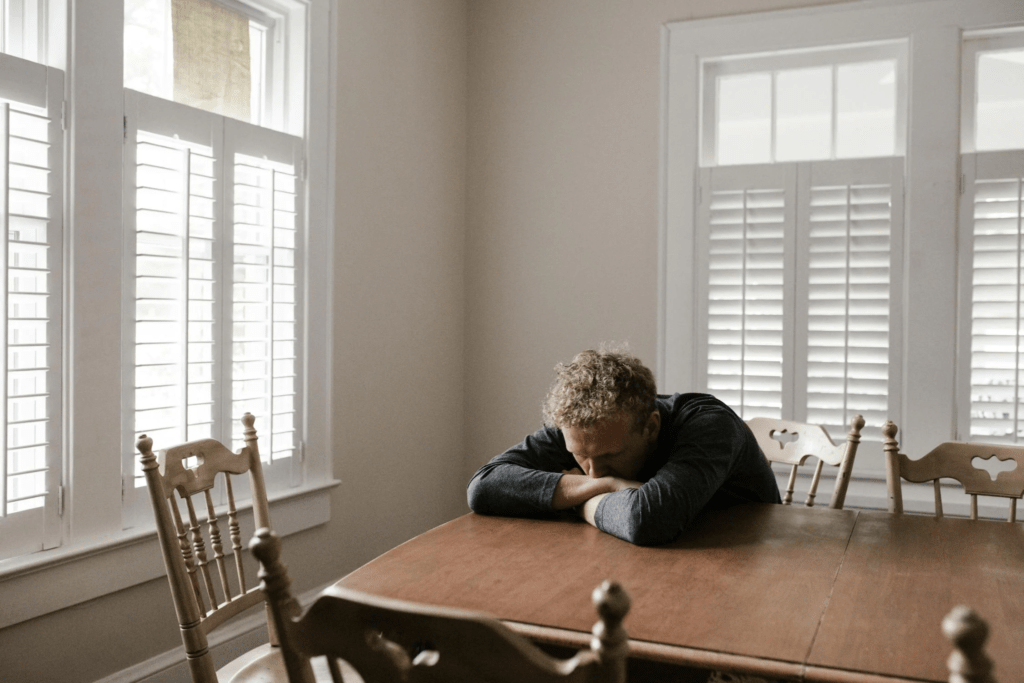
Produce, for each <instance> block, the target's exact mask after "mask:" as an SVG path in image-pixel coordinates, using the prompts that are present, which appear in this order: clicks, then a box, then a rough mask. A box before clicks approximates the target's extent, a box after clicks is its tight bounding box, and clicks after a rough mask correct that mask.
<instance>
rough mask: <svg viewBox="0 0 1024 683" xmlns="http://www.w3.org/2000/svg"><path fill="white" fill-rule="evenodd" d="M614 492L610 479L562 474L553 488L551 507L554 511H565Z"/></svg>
mask: <svg viewBox="0 0 1024 683" xmlns="http://www.w3.org/2000/svg"><path fill="white" fill-rule="evenodd" d="M614 490H615V488H614V483H613V482H612V481H610V477H601V478H599V479H594V478H592V477H588V476H586V475H583V474H563V475H562V478H561V479H559V480H558V485H557V486H555V494H554V496H553V497H552V499H551V507H552V508H554V509H555V510H567V509H569V508H574V507H576V506H578V505H583V504H584V503H586V502H587V501H588V500H591V499H592V498H594V497H595V496H599V495H601V494H604V493H611V492H612V491H614Z"/></svg>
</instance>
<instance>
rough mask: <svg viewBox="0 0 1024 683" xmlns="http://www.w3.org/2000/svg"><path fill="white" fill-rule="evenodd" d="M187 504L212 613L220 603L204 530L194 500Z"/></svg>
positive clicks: (200, 569) (189, 499) (198, 561)
mask: <svg viewBox="0 0 1024 683" xmlns="http://www.w3.org/2000/svg"><path fill="white" fill-rule="evenodd" d="M185 503H186V504H187V506H188V521H189V530H190V531H191V532H192V550H193V552H195V555H196V567H197V568H198V569H199V574H200V575H201V576H202V577H203V583H204V585H205V586H206V591H207V593H208V595H209V596H210V610H211V611H212V610H215V609H217V605H218V604H219V603H218V601H217V593H216V592H215V591H214V590H213V579H212V578H210V567H209V562H207V560H206V543H205V542H204V541H203V528H202V526H200V524H199V518H198V517H197V516H196V508H195V506H194V505H193V504H192V498H191V497H189V498H186V499H185Z"/></svg>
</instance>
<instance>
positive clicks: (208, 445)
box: [136, 413, 275, 683]
mask: <svg viewBox="0 0 1024 683" xmlns="http://www.w3.org/2000/svg"><path fill="white" fill-rule="evenodd" d="M254 422H255V418H254V417H253V416H252V415H251V414H249V413H246V414H245V415H244V416H243V417H242V425H243V427H244V433H243V437H244V439H245V447H244V448H242V449H241V450H240V451H238V452H237V453H232V452H231V450H229V449H228V448H227V447H226V446H224V445H223V444H222V443H220V442H219V441H216V440H214V439H202V440H199V441H190V442H188V443H185V444H181V445H179V446H173V447H171V448H167V449H165V450H158V451H156V452H155V453H154V452H153V440H152V439H151V438H149V437H148V436H146V435H145V434H143V435H142V436H140V437H139V440H138V443H137V444H136V447H137V448H138V450H139V452H140V453H141V454H142V455H141V457H140V460H141V461H142V471H143V474H144V475H145V477H146V484H147V486H148V488H149V495H150V501H151V502H152V503H153V513H154V515H155V517H156V531H157V537H158V539H159V541H160V549H161V551H162V552H163V556H164V566H165V567H166V568H167V579H168V582H169V583H170V587H171V597H172V598H173V600H174V609H175V611H176V612H177V614H178V624H179V626H180V627H181V639H182V642H183V643H184V645H185V653H186V656H187V659H188V663H189V669H190V671H191V673H192V679H193V681H196V683H209V682H215V681H217V674H216V669H215V667H214V665H213V659H212V658H211V656H210V652H209V649H208V646H207V636H208V634H209V632H210V631H212V630H213V629H214V628H216V627H217V626H219V625H221V624H222V623H224V622H225V621H226V620H228V619H230V618H231V617H233V616H235V615H237V614H239V613H240V612H242V611H244V610H246V609H248V608H249V607H252V606H254V605H258V604H259V603H260V602H262V601H263V599H264V597H263V592H262V591H261V590H260V589H259V586H258V585H255V582H253V584H254V585H252V586H248V585H247V582H246V578H245V571H244V569H243V566H242V539H241V532H240V529H239V523H238V513H237V508H236V506H235V494H234V489H233V487H232V483H231V475H239V474H245V473H248V474H249V482H250V489H251V493H252V506H253V516H254V517H255V519H256V527H257V528H262V527H269V526H270V514H269V511H268V506H267V490H266V486H265V484H264V481H263V470H262V467H261V465H260V454H259V449H258V447H257V445H256V429H255V428H254V427H253V424H254ZM218 475H223V476H222V477H221V478H222V480H223V481H224V494H225V495H226V497H227V501H226V522H227V534H228V539H229V541H230V543H231V547H230V548H228V549H227V553H225V548H224V542H223V540H222V536H221V525H220V521H221V518H220V517H218V515H217V512H216V510H215V509H214V500H213V489H214V484H215V483H216V480H217V479H218ZM175 493H177V496H175ZM194 499H198V503H197V502H196V500H194ZM179 501H184V504H185V508H186V515H187V518H186V517H183V515H182V511H181V507H180V502H179ZM197 508H198V509H199V510H198V511H197ZM203 516H205V517H206V518H207V519H206V522H205V523H206V527H207V536H208V539H204V536H203V528H202V526H203V524H202V522H201V518H202V517H203ZM207 542H208V543H209V545H208V546H207ZM207 548H209V552H208V551H207ZM232 564H233V565H234V566H233V567H232V568H231V569H229V565H232ZM268 618H269V614H268ZM268 624H270V622H269V621H268ZM274 638H275V634H274V632H273V629H272V628H271V639H272V640H273V639H274Z"/></svg>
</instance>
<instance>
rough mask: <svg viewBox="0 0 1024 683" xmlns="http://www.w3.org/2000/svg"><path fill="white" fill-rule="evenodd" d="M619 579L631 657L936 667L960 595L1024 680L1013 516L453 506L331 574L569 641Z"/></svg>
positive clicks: (581, 634) (817, 671)
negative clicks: (644, 539) (608, 518)
mask: <svg viewBox="0 0 1024 683" xmlns="http://www.w3.org/2000/svg"><path fill="white" fill-rule="evenodd" d="M609 578H610V579H614V580H617V581H619V582H620V583H621V584H622V585H623V587H624V588H625V589H626V590H627V592H628V593H629V595H630V597H631V599H632V607H631V609H630V613H629V616H628V617H627V619H626V627H627V630H628V631H629V635H630V647H631V650H632V653H633V655H634V656H638V657H644V658H649V659H656V660H662V661H672V662H678V663H682V664H689V665H694V666H706V667H715V668H725V669H735V670H739V671H750V672H760V673H762V674H765V675H773V676H780V677H794V678H804V679H806V680H816V681H837V682H838V681H869V680H877V681H883V680H900V679H908V680H934V681H945V680H947V678H948V670H947V669H946V658H947V657H948V655H949V652H950V648H951V646H950V644H949V641H947V640H946V639H945V637H944V636H943V635H942V632H941V626H940V625H941V621H942V617H943V616H945V614H946V613H948V612H949V610H950V609H951V608H952V607H953V606H954V605H957V604H967V605H970V606H971V607H974V608H975V609H976V610H977V611H978V612H979V613H980V614H981V615H982V617H983V618H985V619H986V620H987V621H988V622H989V624H990V626H991V629H992V635H991V636H990V641H989V647H988V651H989V653H990V655H991V656H992V658H993V659H994V661H995V662H996V670H995V673H996V676H997V677H998V678H999V679H1000V680H1004V681H1015V680H1024V656H1022V655H1021V654H1020V648H1019V647H1018V646H1017V645H1016V644H1019V643H1020V642H1022V638H1024V528H1022V525H1020V524H1009V523H1000V522H971V521H968V520H961V519H948V518H946V519H939V520H937V519H934V518H931V517H917V516H910V515H903V516H892V515H889V514H887V513H874V512H855V511H850V510H828V509H808V508H804V507H790V506H785V507H784V506H781V505H744V506H738V507H734V508H730V509H728V510H723V511H719V512H715V513H713V514H709V515H707V516H705V517H704V518H703V519H702V520H700V521H699V522H698V523H697V524H696V525H695V526H694V527H693V528H692V529H690V530H689V531H688V532H687V533H686V534H685V535H684V537H683V538H681V539H680V540H678V541H676V542H674V543H671V544H668V545H664V546H658V547H653V548H644V547H637V546H633V545H630V544H628V543H625V542H623V541H620V540H618V539H616V538H614V537H612V536H609V535H608V534H605V533H602V532H600V531H598V530H597V529H594V528H593V527H591V526H589V525H587V524H585V523H583V522H580V521H577V520H571V519H560V520H529V519H511V518H503V517H485V516H481V515H475V514H468V515H465V516H463V517H460V518H458V519H456V520H453V521H451V522H449V523H447V524H444V525H442V526H439V527H437V528H436V529H432V530H431V531H428V532H427V533H425V534H422V535H420V536H418V537H416V538H414V539H412V540H410V541H408V542H407V543H404V544H403V545H401V546H399V547H397V548H395V549H393V550H391V551H389V552H387V553H385V554H384V555H382V556H380V557H378V558H377V559H375V560H373V561H371V562H370V563H368V564H366V565H364V566H363V567H361V568H359V569H357V570H356V571H354V572H353V573H351V574H349V575H348V576H346V577H345V578H343V579H342V580H341V581H339V582H338V583H339V584H340V585H344V586H346V587H348V588H353V589H356V590H362V591H366V592H369V593H374V594H377V595H383V596H387V597H393V598H399V599H403V600H411V601H416V602H424V603H429V604H436V605H443V606H449V607H459V608H464V609H474V610H478V611H482V612H487V613H489V614H492V615H494V616H496V617H498V618H500V619H502V620H505V621H508V622H510V623H511V625H512V626H513V627H514V628H517V630H520V631H521V632H523V633H525V634H526V635H529V636H531V637H535V638H539V639H542V640H547V641H549V642H553V643H559V644H564V645H575V646H582V645H584V644H586V643H587V641H588V639H589V631H590V628H591V626H592V625H593V623H594V621H595V620H596V614H595V612H594V609H593V606H592V605H591V604H590V592H591V590H592V589H593V588H594V587H595V586H597V585H598V584H600V583H601V581H603V580H605V579H609Z"/></svg>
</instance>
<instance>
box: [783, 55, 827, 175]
mask: <svg viewBox="0 0 1024 683" xmlns="http://www.w3.org/2000/svg"><path fill="white" fill-rule="evenodd" d="M775 92H776V97H777V98H778V100H777V102H776V122H775V160H776V161H794V160H797V159H827V158H829V156H830V155H831V153H832V69H830V68H828V67H822V68H814V69H791V70H789V71H781V72H779V73H778V75H777V76H776V77H775Z"/></svg>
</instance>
